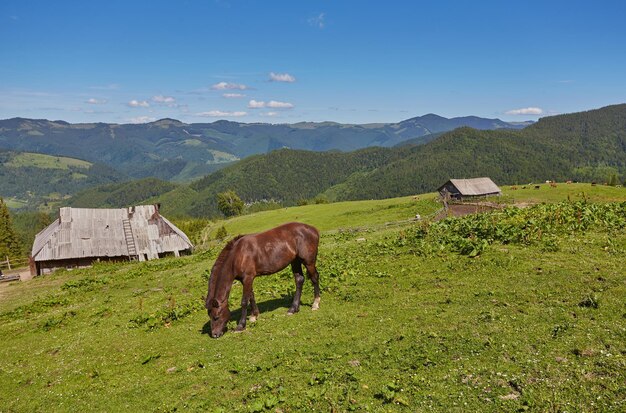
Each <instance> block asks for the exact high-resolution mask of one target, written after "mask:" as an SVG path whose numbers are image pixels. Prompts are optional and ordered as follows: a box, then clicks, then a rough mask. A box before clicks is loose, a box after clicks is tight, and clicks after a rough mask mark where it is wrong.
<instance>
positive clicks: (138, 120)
mask: <svg viewBox="0 0 626 413" xmlns="http://www.w3.org/2000/svg"><path fill="white" fill-rule="evenodd" d="M155 120H156V118H153V117H152V116H138V117H136V118H130V119H129V121H130V123H148V122H154V121H155Z"/></svg>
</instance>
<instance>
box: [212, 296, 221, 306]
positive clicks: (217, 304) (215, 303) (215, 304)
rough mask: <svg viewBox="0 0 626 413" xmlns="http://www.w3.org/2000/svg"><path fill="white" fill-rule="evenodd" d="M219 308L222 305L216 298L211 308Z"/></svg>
mask: <svg viewBox="0 0 626 413" xmlns="http://www.w3.org/2000/svg"><path fill="white" fill-rule="evenodd" d="M219 306H220V303H218V302H217V300H216V299H215V298H214V299H212V300H211V307H214V308H217V307H219Z"/></svg>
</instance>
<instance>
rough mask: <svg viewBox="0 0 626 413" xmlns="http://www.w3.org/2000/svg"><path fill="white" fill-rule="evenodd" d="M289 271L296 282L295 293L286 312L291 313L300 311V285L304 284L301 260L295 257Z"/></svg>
mask: <svg viewBox="0 0 626 413" xmlns="http://www.w3.org/2000/svg"><path fill="white" fill-rule="evenodd" d="M291 271H292V272H293V278H294V280H295V282H296V294H295V295H294V296H293V302H292V303H291V307H289V311H288V312H287V314H293V313H297V312H298V311H300V297H301V296H302V285H303V284H304V275H302V261H300V259H299V258H296V259H295V260H294V261H293V262H292V263H291Z"/></svg>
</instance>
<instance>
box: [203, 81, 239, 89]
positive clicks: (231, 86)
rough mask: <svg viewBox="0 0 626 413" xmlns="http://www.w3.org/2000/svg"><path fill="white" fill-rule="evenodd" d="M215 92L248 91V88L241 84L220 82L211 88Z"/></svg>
mask: <svg viewBox="0 0 626 413" xmlns="http://www.w3.org/2000/svg"><path fill="white" fill-rule="evenodd" d="M211 89H213V90H246V89H248V86H246V85H242V84H240V83H228V82H219V83H216V84H214V85H213V86H211Z"/></svg>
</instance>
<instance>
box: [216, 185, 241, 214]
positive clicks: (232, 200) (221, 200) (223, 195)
mask: <svg viewBox="0 0 626 413" xmlns="http://www.w3.org/2000/svg"><path fill="white" fill-rule="evenodd" d="M243 206H244V205H243V201H242V200H241V198H239V196H238V195H237V194H236V193H235V191H232V190H230V191H226V192H220V193H219V194H217V207H218V208H219V210H220V212H221V213H222V214H224V216H227V217H234V216H236V215H240V214H241V213H242V212H243Z"/></svg>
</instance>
